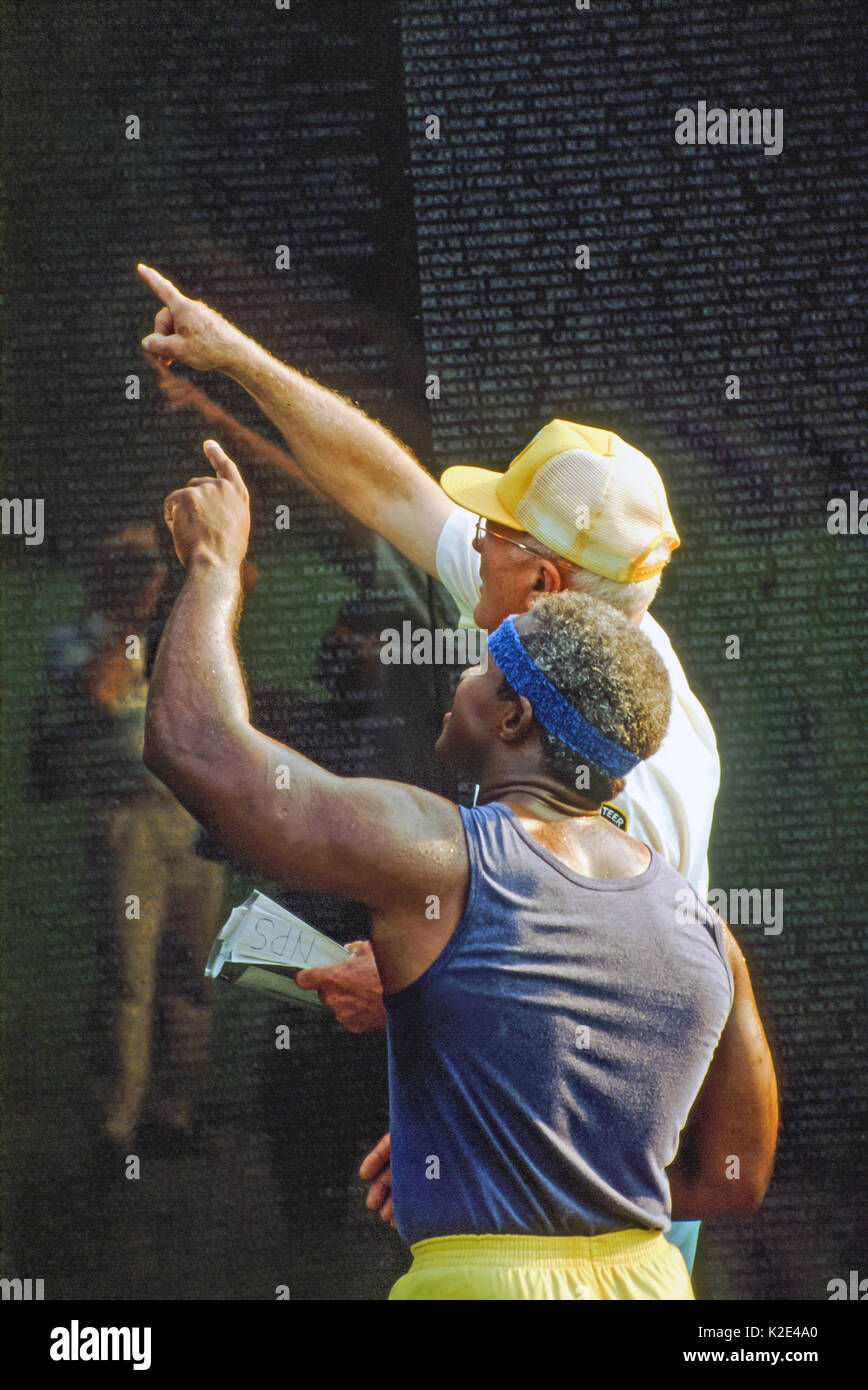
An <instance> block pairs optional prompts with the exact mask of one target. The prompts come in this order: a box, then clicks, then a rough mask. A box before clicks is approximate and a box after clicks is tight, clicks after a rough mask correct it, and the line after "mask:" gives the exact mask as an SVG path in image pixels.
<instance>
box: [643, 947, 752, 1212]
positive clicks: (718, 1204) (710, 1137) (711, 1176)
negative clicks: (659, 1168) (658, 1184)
mask: <svg viewBox="0 0 868 1390" xmlns="http://www.w3.org/2000/svg"><path fill="white" fill-rule="evenodd" d="M724 940H725V942H726V950H727V956H728V958H729V963H730V967H731V969H732V976H733V983H734V986H735V994H734V998H733V1004H732V1008H731V1010H730V1013H729V1018H728V1019H727V1021H726V1024H725V1026H724V1029H723V1032H722V1034H721V1036H720V1041H719V1042H718V1044H717V1050H716V1052H715V1054H714V1057H713V1058H712V1060H711V1065H710V1066H709V1068H708V1073H707V1075H706V1078H705V1081H704V1082H703V1085H702V1089H701V1091H700V1092H699V1095H698V1097H697V1099H696V1101H695V1102H694V1105H693V1109H692V1110H691V1112H690V1115H689V1116H688V1119H687V1124H686V1125H685V1127H684V1130H683V1131H682V1135H681V1144H680V1146H679V1150H678V1154H677V1156H676V1158H675V1160H674V1162H673V1163H672V1165H671V1166H670V1168H669V1169H668V1174H669V1186H670V1191H671V1193H672V1217H673V1220H676V1221H698V1220H702V1219H703V1218H705V1217H710V1216H731V1215H739V1214H746V1213H748V1212H752V1211H756V1209H757V1208H758V1207H759V1205H760V1203H761V1202H762V1200H763V1197H764V1196H765V1194H766V1189H767V1187H768V1185H769V1182H770V1181H771V1175H772V1168H773V1166H774V1157H775V1144H776V1142H777V1135H778V1088H777V1081H776V1079H775V1069H774V1064H773V1062H772V1056H771V1052H770V1051H769V1045H768V1043H767V1041H766V1036H765V1033H764V1031H763V1026H762V1022H761V1020H760V1016H759V1011H758V1010H757V1006H756V1000H755V999H754V994H753V989H752V987H751V983H750V976H749V975H748V970H747V966H746V964H745V961H744V956H743V955H742V954H741V951H740V950H739V948H738V946H737V944H736V942H735V939H734V937H733V935H732V933H731V932H730V930H729V928H728V927H727V928H726V929H725V932H724Z"/></svg>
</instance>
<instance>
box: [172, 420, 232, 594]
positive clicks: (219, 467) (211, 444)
mask: <svg viewBox="0 0 868 1390" xmlns="http://www.w3.org/2000/svg"><path fill="white" fill-rule="evenodd" d="M202 447H203V449H204V450H205V455H206V457H207V458H208V460H209V462H210V463H211V466H212V467H213V469H214V472H215V474H216V477H214V478H191V479H190V481H189V482H188V484H187V486H186V487H184V488H178V489H177V491H175V492H170V493H169V496H168V497H167V498H166V500H165V502H164V503H163V516H164V517H165V521H166V525H167V526H168V528H169V530H170V531H171V533H172V539H173V541H174V542H175V552H176V554H177V556H178V559H179V560H180V561H181V564H182V565H183V566H184V568H185V569H186V568H187V566H188V565H189V563H190V561H191V560H192V559H194V558H204V559H207V560H209V561H210V562H211V563H212V564H216V565H226V566H227V567H228V568H232V569H240V567H241V562H242V560H243V559H244V556H245V555H246V553H247V541H248V538H249V536H250V503H249V499H248V496H247V488H246V487H245V486H244V479H243V478H242V476H241V474H240V473H239V472H238V469H237V467H236V466H235V464H234V463H233V462H232V460H231V458H230V457H229V455H228V454H227V453H225V452H224V450H223V449H221V448H220V445H219V444H218V443H217V441H216V439H206V440H205V443H204V445H203V446H202Z"/></svg>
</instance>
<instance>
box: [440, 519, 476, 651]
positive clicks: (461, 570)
mask: <svg viewBox="0 0 868 1390" xmlns="http://www.w3.org/2000/svg"><path fill="white" fill-rule="evenodd" d="M476 521H477V518H476V517H475V516H474V515H473V513H472V512H466V511H465V510H464V508H463V507H456V508H455V511H454V512H452V513H451V515H450V516H449V517H448V519H447V521H446V523H445V525H444V527H443V530H442V531H441V532H440V539H439V541H438V542H437V555H436V560H435V563H436V565H437V577H438V579H439V580H440V583H441V584H442V585H443V586H444V588H446V589H448V591H449V593H450V594H451V595H452V598H453V599H454V600H455V603H456V604H457V606H458V611H459V613H460V614H461V621H460V622H459V624H458V625H459V627H463V628H473V627H476V623H475V622H474V621H473V610H474V608H475V607H476V605H477V603H478V602H479V594H480V587H481V586H480V582H479V555H478V553H477V552H476V551H475V550H474V549H473V537H474V535H475V532H476Z"/></svg>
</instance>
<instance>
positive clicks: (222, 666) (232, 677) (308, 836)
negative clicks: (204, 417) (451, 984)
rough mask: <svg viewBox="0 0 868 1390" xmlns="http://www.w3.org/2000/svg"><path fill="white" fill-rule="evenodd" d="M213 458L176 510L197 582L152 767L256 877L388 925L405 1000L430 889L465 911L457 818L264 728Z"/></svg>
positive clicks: (174, 624) (235, 494) (410, 791)
mask: <svg viewBox="0 0 868 1390" xmlns="http://www.w3.org/2000/svg"><path fill="white" fill-rule="evenodd" d="M205 452H206V454H207V456H208V458H209V460H210V461H211V463H212V465H213V467H214V470H215V474H216V476H215V477H211V478H195V479H192V480H191V482H190V483H188V485H187V487H186V488H182V489H180V490H179V491H177V492H173V493H172V494H171V495H170V496H169V497H168V498H167V499H166V503H165V516H166V522H167V524H168V526H169V527H170V529H171V531H172V536H173V540H174V543H175V550H176V552H177V554H178V557H179V559H180V560H181V562H182V564H183V565H184V567H185V568H186V570H187V578H186V581H185V583H184V587H183V589H182V591H181V593H180V595H179V597H178V600H177V602H176V604H175V607H174V609H173V610H172V614H171V617H170V618H169V621H168V623H167V625H166V628H165V630H164V632H163V636H162V639H161V641H160V647H159V650H158V653H157V658H156V662H155V664H154V670H153V674H152V676H151V683H150V688H149V692H148V712H147V725H146V732H145V754H144V756H145V762H146V764H147V766H148V767H149V768H150V770H151V771H152V772H154V773H155V774H156V775H157V776H158V777H160V778H161V779H162V781H163V782H165V783H166V785H167V786H168V787H169V788H170V790H171V791H172V792H174V794H175V796H177V798H178V800H179V801H180V802H181V803H182V805H184V806H186V807H187V809H188V810H189V811H190V812H191V814H192V815H193V816H195V818H196V819H197V820H198V821H199V823H200V824H201V825H203V826H205V828H206V829H208V830H210V831H211V832H212V833H213V834H215V835H216V836H217V837H218V838H219V839H220V840H222V841H223V842H224V843H225V844H226V845H227V846H228V847H230V848H231V849H232V850H233V852H234V853H236V854H237V855H238V856H239V857H240V858H241V859H243V860H245V861H246V862H247V863H248V864H250V866H251V867H253V868H255V869H258V870H259V871H260V872H262V873H264V874H267V875H268V877H270V878H274V879H277V880H279V881H280V882H283V883H287V884H292V885H295V886H297V887H300V888H305V889H308V890H311V891H319V892H327V893H334V894H337V895H338V896H342V897H346V898H351V899H353V900H355V901H358V902H362V903H365V904H367V906H369V907H370V908H371V909H372V910H373V912H374V914H375V916H376V915H377V914H380V915H381V916H382V917H386V918H388V924H389V932H388V933H386V931H385V928H384V945H383V951H384V957H385V963H386V966H387V967H389V968H390V969H391V971H392V974H391V976H390V977H389V978H390V980H391V983H390V986H389V987H391V988H400V987H401V983H403V981H402V979H401V978H400V972H401V968H402V966H403V965H404V964H406V962H405V960H404V946H403V944H402V943H401V942H400V940H399V938H400V935H401V933H400V931H396V929H395V928H396V920H397V918H398V917H400V918H401V919H402V920H407V921H410V922H412V921H413V920H415V919H418V920H420V921H424V904H425V894H426V892H427V891H428V885H430V882H431V881H432V880H433V879H438V878H439V879H442V881H443V882H445V883H446V884H447V885H452V889H453V894H454V896H455V898H456V901H458V900H459V899H460V897H461V895H462V893H463V891H464V886H465V884H464V880H465V878H466V871H465V872H463V873H462V870H461V868H460V867H459V868H458V869H456V865H457V864H460V850H461V846H462V844H463V832H462V830H461V819H460V815H459V812H458V809H457V807H455V806H454V805H452V803H451V802H448V801H446V800H444V799H443V798H442V797H438V796H435V795H434V794H433V793H430V792H425V791H422V790H419V789H417V788H415V787H409V786H404V785H402V784H399V783H394V782H385V781H377V780H374V779H370V778H342V777H334V776H332V774H331V773H329V772H326V771H325V769H324V768H321V767H319V766H318V765H317V764H316V763H312V762H310V760H309V759H307V758H305V757H303V756H302V755H301V754H300V753H297V752H295V751H294V750H293V749H290V748H286V747H284V745H283V744H280V743H278V742H276V740H274V739H271V738H268V737H267V736H266V735H265V734H263V733H260V732H259V730H257V729H254V728H253V726H252V725H251V723H250V714H249V708H248V703H247V695H246V692H245V689H244V681H243V678H242V675H241V669H240V666H239V662H238V656H237V653H236V650H235V643H234V631H235V625H236V621H237V617H238V613H239V610H240V604H241V584H240V578H239V570H240V566H241V562H242V560H243V558H244V553H245V550H246V547H247V537H248V532H249V527H250V515H249V510H248V500H247V490H246V488H245V486H244V482H243V480H242V478H241V474H240V473H239V472H238V469H237V468H236V466H235V464H234V463H233V462H232V460H231V459H230V458H229V457H228V455H226V454H225V453H224V452H223V450H222V449H221V448H220V446H219V445H218V444H217V443H216V442H215V441H214V440H209V441H207V443H206V445H205ZM447 892H448V888H447ZM375 925H376V924H375ZM418 935H419V937H420V938H421V940H422V941H423V942H424V939H425V934H424V933H420V934H418ZM386 936H388V939H385V937H386ZM374 944H375V949H376V948H377V945H378V943H377V934H376V930H375V935H374ZM407 950H408V951H410V952H411V953H412V950H413V947H412V945H410V946H408V947H407ZM380 964H381V973H382V962H380ZM426 964H427V962H426ZM408 968H410V969H411V971H412V969H413V968H415V967H414V965H413V964H412V963H411V964H410V966H409V967H408ZM383 978H384V980H386V976H385V975H384V977H383Z"/></svg>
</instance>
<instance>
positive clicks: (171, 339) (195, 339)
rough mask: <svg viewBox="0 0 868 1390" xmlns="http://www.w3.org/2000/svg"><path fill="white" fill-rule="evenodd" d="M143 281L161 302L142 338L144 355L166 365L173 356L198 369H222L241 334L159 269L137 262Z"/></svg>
mask: <svg viewBox="0 0 868 1390" xmlns="http://www.w3.org/2000/svg"><path fill="white" fill-rule="evenodd" d="M138 272H139V275H140V276H141V277H142V279H143V280H144V282H145V284H146V285H148V286H149V287H150V289H152V290H153V291H154V294H155V295H157V297H158V298H159V299H161V300H162V301H163V308H162V309H158V310H157V315H156V318H155V319H154V331H153V333H149V334H148V336H147V337H146V338H143V339H142V347H143V348H144V350H145V352H146V353H147V355H148V357H150V358H152V359H153V360H155V361H158V362H162V363H163V365H164V366H166V367H168V366H169V364H170V363H171V362H174V361H175V360H176V359H177V360H178V361H179V362H183V363H184V365H185V366H187V367H193V368H195V370H196V371H199V372H210V371H225V370H226V369H227V368H228V367H229V365H230V364H231V362H232V359H233V350H234V348H235V347H236V346H237V344H238V342H239V340H240V338H241V334H239V332H238V329H237V328H234V327H233V326H232V324H231V323H229V322H228V321H227V320H226V319H224V318H223V317H222V316H221V315H220V314H218V313H217V311H216V310H215V309H209V308H208V305H207V304H203V303H202V301H201V300H199V299H187V297H186V296H185V295H183V294H182V293H181V291H180V290H179V289H178V288H177V287H176V286H175V285H173V284H172V282H171V280H167V279H166V277H165V276H164V275H160V273H159V271H156V270H152V269H151V267H150V266H147V265H139V266H138Z"/></svg>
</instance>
